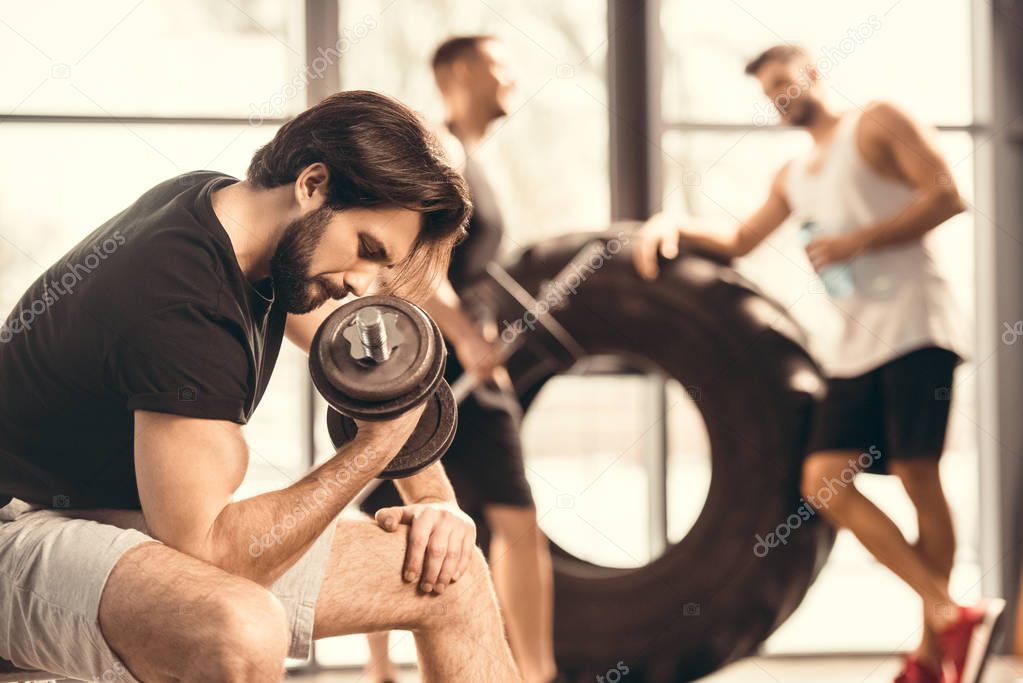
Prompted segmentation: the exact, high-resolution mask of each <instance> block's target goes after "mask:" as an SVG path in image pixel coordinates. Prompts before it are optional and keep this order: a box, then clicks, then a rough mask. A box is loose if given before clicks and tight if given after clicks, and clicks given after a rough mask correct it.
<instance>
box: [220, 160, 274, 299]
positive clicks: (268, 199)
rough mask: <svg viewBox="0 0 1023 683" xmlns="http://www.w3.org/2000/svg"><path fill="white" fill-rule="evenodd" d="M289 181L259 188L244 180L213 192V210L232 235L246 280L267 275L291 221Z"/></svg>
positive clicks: (256, 280)
mask: <svg viewBox="0 0 1023 683" xmlns="http://www.w3.org/2000/svg"><path fill="white" fill-rule="evenodd" d="M291 190H292V186H291V185H282V186H281V187H276V188H273V189H270V190H264V189H258V188H256V187H254V186H253V185H252V184H250V183H248V182H247V181H244V180H243V181H241V182H238V183H234V184H232V185H228V186H227V187H225V188H222V189H220V190H217V191H216V192H214V193H213V196H212V197H211V201H212V203H213V213H215V214H216V216H217V218H218V219H219V220H220V223H221V225H223V226H224V230H225V231H226V232H227V236H228V237H229V238H230V239H231V246H232V247H233V248H234V253H235V256H236V257H237V259H238V265H239V266H241V269H242V272H243V273H245V277H246V278H247V279H248V280H249V282H258V281H259V280H262V279H264V278H266V277H269V276H270V260H271V258H272V257H273V254H274V251H275V250H276V248H277V242H278V241H279V240H280V238H281V235H282V234H283V232H284V228H285V227H286V226H287V225H288V222H289V221H290V216H289V210H290V207H291V202H290V194H289V193H290V192H291Z"/></svg>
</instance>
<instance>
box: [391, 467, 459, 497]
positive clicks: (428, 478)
mask: <svg viewBox="0 0 1023 683" xmlns="http://www.w3.org/2000/svg"><path fill="white" fill-rule="evenodd" d="M441 462H442V461H441V460H438V461H437V462H435V463H433V464H432V465H430V466H429V467H427V468H426V469H425V470H423V471H422V472H420V473H419V474H416V475H413V476H411V477H406V478H405V479H396V480H395V482H394V484H395V486H396V487H397V489H398V493H400V494H401V499H402V500H404V501H405V502H406V503H429V502H437V503H456V500H455V490H454V488H452V486H451V482H450V481H449V480H448V475H447V474H446V473H445V472H444V467H443V466H442V465H441Z"/></svg>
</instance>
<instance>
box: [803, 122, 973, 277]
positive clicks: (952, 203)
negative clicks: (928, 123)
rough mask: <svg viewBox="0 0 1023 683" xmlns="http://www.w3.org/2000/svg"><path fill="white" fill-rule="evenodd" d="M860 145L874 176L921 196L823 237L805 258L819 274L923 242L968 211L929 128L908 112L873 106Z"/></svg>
mask: <svg viewBox="0 0 1023 683" xmlns="http://www.w3.org/2000/svg"><path fill="white" fill-rule="evenodd" d="M856 142H857V146H858V148H859V152H860V154H862V155H863V157H864V158H865V159H866V161H867V163H868V164H870V166H871V167H872V168H873V169H874V170H875V171H877V172H878V173H880V174H881V175H884V176H887V177H889V178H892V179H894V180H899V181H901V182H904V183H906V184H907V185H909V186H910V187H912V188H913V189H914V190H916V193H917V194H916V197H915V198H914V199H913V200H912V201H911V202H910V203H909V205H908V206H906V208H905V209H903V210H902V211H900V212H899V213H898V214H897V215H895V216H894V217H892V218H890V219H887V220H883V221H880V222H878V223H874V224H873V225H865V226H863V227H861V228H859V229H858V230H853V231H851V232H846V233H842V234H838V235H825V236H823V237H818V238H817V239H815V240H814V241H812V242H810V243H809V244H808V245H806V254H807V256H808V257H809V258H810V262H811V263H813V265H814V268H816V269H817V270H818V271H819V270H821V269H823V268H826V267H828V266H829V265H831V264H833V263H842V262H846V261H850V260H852V259H854V258H856V257H857V256H858V255H860V254H862V253H864V252H869V251H874V250H876V249H884V248H886V247H893V246H897V245H900V244H905V243H907V242H913V241H916V240H919V239H920V238H921V237H923V236H924V235H925V234H926V233H927V232H928V231H929V230H933V229H934V228H935V227H937V226H939V225H941V224H942V223H944V222H945V221H946V220H948V219H949V218H951V217H952V216H954V215H956V214H957V213H961V212H962V211H963V210H964V209H965V204H964V203H963V200H962V198H961V197H960V196H959V190H958V189H957V188H956V184H955V180H954V179H953V178H952V170H951V169H950V168H949V167H948V164H947V163H946V162H945V159H944V157H942V155H941V152H939V151H938V149H937V147H935V145H934V141H933V140H932V139H931V136H930V135H928V134H927V132H926V130H925V129H924V127H923V126H922V125H920V124H919V123H917V122H916V121H914V120H913V119H911V118H910V117H909V116H908V115H907V114H906V113H905V112H903V111H901V110H900V109H897V108H896V107H894V106H892V105H890V104H885V103H879V104H873V105H871V106H869V107H868V108H867V109H866V110H865V111H864V113H863V117H862V118H861V123H860V127H859V130H857V140H856Z"/></svg>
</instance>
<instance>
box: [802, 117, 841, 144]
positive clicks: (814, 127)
mask: <svg viewBox="0 0 1023 683" xmlns="http://www.w3.org/2000/svg"><path fill="white" fill-rule="evenodd" d="M841 120H842V113H841V112H836V111H832V110H831V109H826V108H825V109H821V111H820V113H819V114H818V115H817V118H816V119H815V120H814V122H813V123H811V124H810V125H808V126H807V127H806V132H808V133H809V134H810V137H812V138H813V141H814V144H817V145H820V144H824V143H826V142H828V141H829V140H831V136H832V135H833V134H834V133H835V128H836V127H837V126H838V123H839V121H841Z"/></svg>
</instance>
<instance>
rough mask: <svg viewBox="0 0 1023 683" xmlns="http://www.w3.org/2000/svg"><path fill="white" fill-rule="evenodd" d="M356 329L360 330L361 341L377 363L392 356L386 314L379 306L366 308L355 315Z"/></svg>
mask: <svg viewBox="0 0 1023 683" xmlns="http://www.w3.org/2000/svg"><path fill="white" fill-rule="evenodd" d="M355 329H356V330H358V332H359V341H361V342H362V345H363V347H365V349H366V351H367V352H368V353H369V357H370V358H372V359H373V360H374V361H376V362H377V363H383V362H384V361H386V360H387V359H388V358H390V357H391V345H390V344H389V343H388V342H387V327H386V325H384V316H382V315H380V309H379V308H372V307H368V308H364V309H362V310H361V311H359V312H358V313H357V314H356V316H355Z"/></svg>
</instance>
